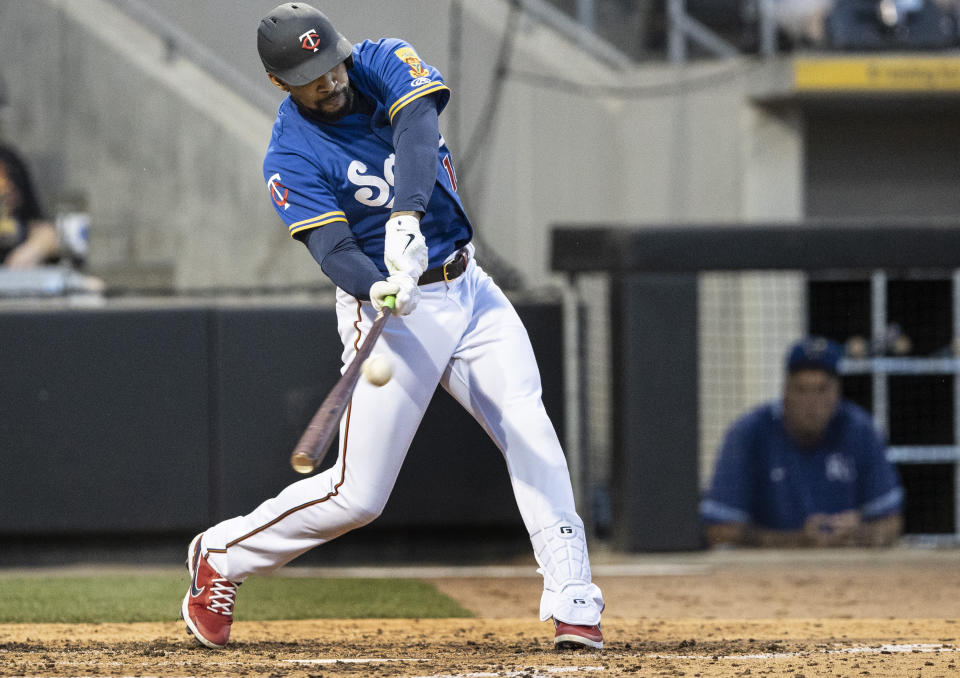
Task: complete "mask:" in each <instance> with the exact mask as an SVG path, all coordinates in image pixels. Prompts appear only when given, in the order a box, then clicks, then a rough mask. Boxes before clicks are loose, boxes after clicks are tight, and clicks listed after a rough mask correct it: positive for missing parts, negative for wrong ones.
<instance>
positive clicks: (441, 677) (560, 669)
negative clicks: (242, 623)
mask: <svg viewBox="0 0 960 678" xmlns="http://www.w3.org/2000/svg"><path fill="white" fill-rule="evenodd" d="M285 661H287V662H289V663H291V664H325V665H330V664H339V663H343V664H386V663H388V662H428V661H434V660H432V659H416V658H413V657H392V658H388V657H351V658H348V659H337V658H331V659H287V660H285ZM599 671H606V667H604V666H535V667H527V668H524V669H522V670H520V671H495V672H487V671H478V672H472V673H439V674H432V675H424V676H411V677H410V678H494V677H496V676H503V677H505V678H511V677H513V678H515V677H516V676H532V677H533V678H536V677H537V676H549V675H556V674H560V673H579V672H586V673H597V672H599ZM531 672H532V673H531Z"/></svg>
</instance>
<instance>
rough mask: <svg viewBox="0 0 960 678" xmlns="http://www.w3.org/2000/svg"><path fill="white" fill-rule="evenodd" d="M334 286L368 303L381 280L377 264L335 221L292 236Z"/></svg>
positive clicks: (343, 226) (348, 231)
mask: <svg viewBox="0 0 960 678" xmlns="http://www.w3.org/2000/svg"><path fill="white" fill-rule="evenodd" d="M295 237H296V238H297V239H299V240H301V241H302V242H303V244H304V245H306V246H307V249H308V250H310V254H312V255H313V258H314V259H316V260H317V263H318V264H320V268H321V269H322V270H323V272H324V273H325V274H326V275H327V277H328V278H330V280H332V281H333V283H334V284H335V285H336V286H337V287H339V288H340V289H342V290H343V291H344V292H346V293H347V294H350V295H353V296H354V297H356V298H357V299H362V300H364V301H368V300H369V299H370V286H371V285H372V284H373V283H375V282H377V281H378V280H383V279H384V278H383V274H382V273H381V272H380V270H379V269H378V268H377V266H376V264H374V263H373V261H372V260H371V259H370V257H368V256H367V255H366V254H364V253H363V251H362V250H361V249H360V246H359V245H358V244H357V241H356V239H355V238H354V237H353V233H352V232H351V231H350V227H349V226H348V225H347V224H346V223H344V222H342V221H337V222H334V223H331V224H327V225H326V226H321V227H320V228H313V229H310V230H309V231H305V232H304V233H302V234H300V233H298V234H297V235H296V236H295Z"/></svg>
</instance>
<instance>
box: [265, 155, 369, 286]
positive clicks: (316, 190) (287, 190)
mask: <svg viewBox="0 0 960 678" xmlns="http://www.w3.org/2000/svg"><path fill="white" fill-rule="evenodd" d="M263 174H264V178H265V179H266V182H267V190H268V191H269V193H270V198H271V200H272V201H273V207H274V209H275V210H276V211H277V214H278V215H279V216H280V218H281V219H282V220H283V221H284V223H285V224H286V225H287V230H288V231H289V233H290V236H291V237H293V238H294V239H296V240H299V241H300V242H302V243H303V244H304V245H306V247H307V249H308V250H309V251H310V254H311V255H312V256H313V258H314V259H315V260H316V262H317V263H318V264H320V268H321V270H323V272H324V274H326V276H327V277H328V278H330V280H331V281H333V283H334V284H335V285H336V286H337V287H339V288H340V289H342V290H344V291H345V292H347V293H348V294H350V295H352V296H354V297H356V298H358V299H369V294H370V288H371V286H372V285H373V284H374V283H375V282H378V281H382V280H383V279H384V276H383V274H382V273H381V272H380V270H379V269H378V268H377V266H376V264H375V263H374V262H373V261H372V260H371V259H370V258H369V257H368V256H366V254H364V252H363V250H362V249H361V248H360V245H359V243H358V242H357V240H356V238H355V237H354V234H353V231H351V230H350V224H349V221H348V220H347V215H346V213H345V212H344V211H343V210H342V209H341V208H340V205H339V203H338V201H337V198H336V195H335V194H334V192H333V190H332V189H331V188H330V186H329V185H328V184H327V182H326V180H325V179H324V172H323V169H322V168H321V167H318V166H316V165H315V164H313V163H312V162H310V161H309V160H307V159H306V158H304V157H303V156H302V155H299V154H298V153H296V152H293V151H291V150H290V149H289V148H287V147H285V146H283V145H282V144H281V143H279V142H277V139H276V137H275V138H274V141H273V143H271V145H270V148H269V149H268V151H267V156H266V158H265V159H264V164H263Z"/></svg>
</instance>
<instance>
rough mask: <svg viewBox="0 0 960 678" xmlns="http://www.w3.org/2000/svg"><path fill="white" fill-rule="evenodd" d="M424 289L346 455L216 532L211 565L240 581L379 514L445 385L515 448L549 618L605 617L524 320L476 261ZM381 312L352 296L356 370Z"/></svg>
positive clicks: (349, 346) (365, 401)
mask: <svg viewBox="0 0 960 678" xmlns="http://www.w3.org/2000/svg"><path fill="white" fill-rule="evenodd" d="M471 249H472V248H471ZM420 289H421V292H422V299H421V301H420V304H419V305H418V307H417V309H416V310H415V311H414V312H413V313H411V314H410V315H408V316H404V317H399V316H397V317H391V318H390V319H389V320H388V321H387V324H386V326H385V328H384V331H383V334H382V335H381V336H380V339H379V340H378V341H377V344H376V346H375V347H374V351H373V352H374V354H383V355H386V356H388V357H389V358H390V360H391V361H392V362H393V365H394V375H393V378H392V379H391V380H390V381H389V382H388V383H387V384H386V385H384V386H382V387H379V388H378V387H375V386H372V385H371V384H369V383H368V382H366V380H364V379H362V378H361V379H360V382H359V383H358V385H357V387H356V390H355V391H354V394H353V398H352V401H351V404H350V406H349V407H348V409H347V412H346V414H345V415H344V417H343V420H342V421H341V424H340V449H339V456H338V458H337V461H336V463H335V464H334V465H333V466H332V467H331V468H329V469H328V470H326V471H324V472H323V473H320V474H317V475H315V476H311V477H309V478H306V479H304V480H301V481H299V482H295V483H293V484H292V485H289V486H288V487H287V488H285V489H284V490H283V491H282V492H280V494H279V495H277V496H276V497H274V498H273V499H269V500H267V501H266V502H264V503H263V504H261V505H260V506H259V507H257V508H256V509H255V510H254V511H253V512H252V513H250V514H248V515H246V516H240V517H237V518H232V519H229V520H226V521H224V522H222V523H219V524H218V525H215V526H214V527H212V528H210V529H209V530H207V531H206V533H205V534H204V537H203V542H202V544H203V549H204V551H205V552H206V553H207V557H208V560H209V562H210V564H211V565H212V566H213V567H214V568H215V569H216V570H217V571H218V572H219V573H220V574H221V575H222V576H224V577H226V578H227V579H230V580H231V581H233V582H238V583H239V582H242V581H243V580H244V579H245V578H246V577H247V576H249V575H251V574H260V573H266V572H270V571H272V570H275V569H276V568H278V567H280V566H282V565H284V564H285V563H287V562H289V561H291V560H293V559H294V558H296V557H297V556H298V555H300V554H301V553H304V552H305V551H307V550H309V549H311V548H313V547H315V546H318V545H320V544H323V543H325V542H327V541H330V540H331V539H334V538H335V537H338V536H340V535H341V534H344V533H345V532H348V531H349V530H352V529H354V528H356V527H360V526H361V525H365V524H367V523H369V522H370V521H372V520H373V519H375V518H376V517H377V516H379V515H380V513H381V512H382V511H383V508H384V506H385V505H386V503H387V499H388V498H389V496H390V492H391V490H392V489H393V485H394V482H395V481H396V479H397V475H398V474H399V472H400V467H401V465H402V464H403V460H404V458H405V457H406V454H407V449H408V448H409V447H410V443H411V442H412V441H413V437H414V434H415V433H416V431H417V427H418V426H419V424H420V420H421V419H422V417H423V414H424V411H425V410H426V408H427V405H428V404H429V403H430V399H431V397H432V396H433V393H434V391H435V389H436V386H437V384H438V383H439V384H441V385H442V386H443V387H444V388H445V389H446V390H447V391H448V392H449V393H450V394H451V395H452V396H453V397H454V398H456V399H457V401H459V402H460V404H461V405H463V407H464V408H466V410H467V411H468V412H470V414H472V415H473V416H474V418H475V419H476V420H477V421H478V422H480V424H481V425H482V426H483V428H484V430H486V432H487V433H488V434H489V435H490V437H491V438H492V439H493V441H494V442H495V443H496V445H497V447H499V448H500V450H501V451H502V453H503V456H504V458H505V460H506V463H507V469H508V472H509V474H510V481H511V484H512V487H513V491H514V495H515V497H516V500H517V505H518V507H519V509H520V514H521V516H522V517H523V522H524V525H525V526H526V528H527V532H528V533H529V534H530V537H531V541H532V543H533V546H534V553H535V556H536V558H537V562H538V564H539V565H540V569H539V570H538V571H539V572H541V573H542V574H543V576H544V594H543V597H542V598H541V618H542V619H544V620H546V619H549V618H550V617H555V618H557V619H559V620H560V621H565V622H568V623H575V624H588V625H592V624H596V623H598V622H599V621H600V612H601V610H602V609H603V599H602V596H601V593H600V590H599V588H597V587H596V586H595V585H594V584H592V583H591V574H590V563H589V558H588V556H587V547H586V540H585V538H584V533H583V523H582V521H581V520H580V518H579V517H578V516H577V513H576V509H575V507H574V501H573V492H572V489H571V485H570V477H569V471H568V469H567V463H566V459H565V458H564V456H563V452H562V450H561V448H560V442H559V440H558V439H557V434H556V432H555V430H554V428H553V425H552V423H551V422H550V419H549V418H548V417H547V414H546V411H545V410H544V408H543V403H542V401H541V397H540V395H541V386H540V373H539V371H538V369H537V365H536V360H535V358H534V354H533V350H532V348H531V346H530V340H529V338H528V336H527V332H526V330H525V328H524V327H523V324H522V323H521V321H520V318H519V316H518V315H517V313H516V311H515V310H514V308H513V306H512V305H511V304H510V302H509V301H508V300H507V298H506V296H504V294H503V292H502V291H501V290H500V288H499V287H497V285H496V284H495V283H494V282H493V280H491V279H490V278H489V277H488V276H487V275H486V273H484V272H483V270H482V269H481V268H480V267H479V266H478V265H477V264H476V262H475V261H473V260H472V257H471V261H470V264H469V267H468V269H467V271H466V272H465V273H464V274H463V275H461V276H460V277H458V278H456V279H454V280H452V281H450V282H438V283H433V284H430V285H424V286H422V287H421V288H420ZM374 317H375V312H374V311H373V308H372V306H371V305H370V304H369V303H362V304H361V303H360V302H358V301H357V300H356V299H355V298H354V297H352V296H350V295H348V294H346V293H345V292H342V291H339V292H338V294H337V319H338V326H339V332H340V337H341V340H342V341H343V345H344V351H343V362H344V369H346V366H347V365H349V364H350V362H351V361H352V360H353V357H354V356H355V355H356V347H357V346H359V345H360V344H361V343H362V342H363V338H364V337H366V336H367V333H368V332H369V329H370V326H371V324H372V322H373V319H374Z"/></svg>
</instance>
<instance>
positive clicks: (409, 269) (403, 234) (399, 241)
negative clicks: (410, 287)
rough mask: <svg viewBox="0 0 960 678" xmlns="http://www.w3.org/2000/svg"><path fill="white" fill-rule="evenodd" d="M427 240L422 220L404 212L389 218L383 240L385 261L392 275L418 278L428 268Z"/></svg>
mask: <svg viewBox="0 0 960 678" xmlns="http://www.w3.org/2000/svg"><path fill="white" fill-rule="evenodd" d="M428 261H429V253H428V251H427V241H426V240H424V238H423V234H422V233H420V220H419V219H417V217H415V216H413V215H410V214H404V215H400V216H396V217H391V218H390V219H388V220H387V225H386V235H385V236H384V240H383V263H385V264H386V265H387V270H388V271H389V272H390V275H405V276H409V277H410V278H413V279H414V280H416V279H417V278H419V277H420V276H421V275H423V272H424V271H426V270H427V263H428Z"/></svg>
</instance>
